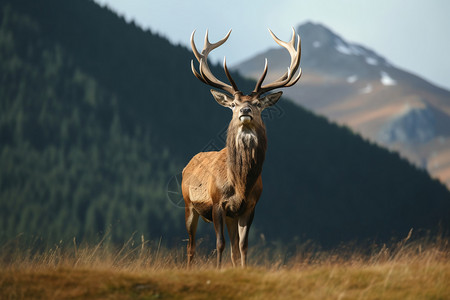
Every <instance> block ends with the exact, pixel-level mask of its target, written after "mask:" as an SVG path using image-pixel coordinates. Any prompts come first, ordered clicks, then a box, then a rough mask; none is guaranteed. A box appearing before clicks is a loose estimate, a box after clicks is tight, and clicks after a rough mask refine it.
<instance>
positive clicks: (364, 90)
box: [359, 84, 373, 94]
mask: <svg viewBox="0 0 450 300" xmlns="http://www.w3.org/2000/svg"><path fill="white" fill-rule="evenodd" d="M372 90H373V89H372V85H371V84H368V85H366V86H365V87H364V88H362V89H360V90H359V93H360V94H369V93H371V92H372Z"/></svg>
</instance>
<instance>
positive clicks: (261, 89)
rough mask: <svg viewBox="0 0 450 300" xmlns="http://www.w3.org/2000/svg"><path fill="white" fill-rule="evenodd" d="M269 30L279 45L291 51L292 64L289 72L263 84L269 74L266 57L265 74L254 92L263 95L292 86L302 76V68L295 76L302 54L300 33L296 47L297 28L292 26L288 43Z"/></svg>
mask: <svg viewBox="0 0 450 300" xmlns="http://www.w3.org/2000/svg"><path fill="white" fill-rule="evenodd" d="M269 32H270V35H272V38H273V39H274V40H275V42H276V43H277V44H278V45H280V46H282V47H284V48H286V50H288V51H289V54H290V56H291V65H290V66H289V67H288V69H287V72H286V73H284V74H283V76H281V77H280V78H278V79H277V80H275V81H274V82H272V83H269V84H266V85H264V86H261V85H262V83H263V81H264V79H265V78H266V75H267V59H266V62H265V65H264V71H263V74H262V75H261V77H260V78H259V80H258V82H257V83H256V87H255V89H254V90H253V92H252V94H256V95H261V94H264V93H266V92H268V91H271V90H274V89H277V88H281V87H289V86H292V85H294V84H295V83H296V82H297V81H298V80H299V79H300V76H302V69H301V68H300V71H299V73H298V75H297V76H296V77H294V75H295V73H296V72H297V70H298V68H299V65H300V56H301V40H300V36H299V35H297V47H295V36H296V34H295V29H294V28H292V38H291V40H290V41H289V42H288V43H287V42H283V41H282V40H280V39H279V38H277V37H276V35H275V34H273V32H272V31H271V30H270V29H269ZM296 48H297V50H296Z"/></svg>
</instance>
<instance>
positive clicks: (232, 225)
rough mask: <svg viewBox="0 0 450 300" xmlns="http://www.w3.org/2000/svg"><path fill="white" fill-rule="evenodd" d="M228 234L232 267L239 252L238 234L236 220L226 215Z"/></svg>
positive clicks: (234, 265)
mask: <svg viewBox="0 0 450 300" xmlns="http://www.w3.org/2000/svg"><path fill="white" fill-rule="evenodd" d="M225 220H226V223H227V229H228V236H229V237H230V244H231V262H232V263H233V267H236V262H237V260H238V259H239V257H240V253H239V251H240V250H239V235H238V220H237V219H233V218H230V217H227V218H226V219H225Z"/></svg>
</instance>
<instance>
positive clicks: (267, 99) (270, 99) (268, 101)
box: [259, 92, 283, 109]
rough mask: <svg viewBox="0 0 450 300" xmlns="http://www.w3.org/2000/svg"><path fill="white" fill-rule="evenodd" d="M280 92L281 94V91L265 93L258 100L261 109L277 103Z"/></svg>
mask: <svg viewBox="0 0 450 300" xmlns="http://www.w3.org/2000/svg"><path fill="white" fill-rule="evenodd" d="M282 94H283V92H277V93H272V94H269V95H266V96H264V98H262V99H260V100H259V101H260V102H261V104H262V107H263V109H264V108H267V107H269V106H272V105H274V104H275V103H277V102H278V100H280V97H281V95H282Z"/></svg>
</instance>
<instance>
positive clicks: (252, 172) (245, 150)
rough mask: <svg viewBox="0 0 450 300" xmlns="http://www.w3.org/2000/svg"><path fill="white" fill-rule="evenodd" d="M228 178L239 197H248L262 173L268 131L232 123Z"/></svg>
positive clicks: (229, 136)
mask: <svg viewBox="0 0 450 300" xmlns="http://www.w3.org/2000/svg"><path fill="white" fill-rule="evenodd" d="M226 147H227V152H228V156H227V163H228V177H229V180H230V181H231V183H232V185H233V186H234V188H235V192H236V194H237V195H240V196H242V197H244V198H246V196H247V195H248V193H249V192H250V190H251V188H252V187H253V185H254V184H255V182H256V180H257V179H258V177H259V175H260V174H261V171H262V166H263V163H264V158H265V155H266V148H267V137H266V129H265V127H264V125H263V124H262V125H261V126H245V125H244V126H241V124H240V123H237V122H231V123H230V126H229V127H228V133H227V146H226Z"/></svg>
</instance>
